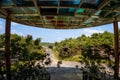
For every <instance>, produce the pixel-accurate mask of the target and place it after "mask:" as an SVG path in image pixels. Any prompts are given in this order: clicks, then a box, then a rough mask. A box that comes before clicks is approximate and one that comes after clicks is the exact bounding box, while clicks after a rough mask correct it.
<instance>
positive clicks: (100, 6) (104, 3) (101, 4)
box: [97, 0, 111, 10]
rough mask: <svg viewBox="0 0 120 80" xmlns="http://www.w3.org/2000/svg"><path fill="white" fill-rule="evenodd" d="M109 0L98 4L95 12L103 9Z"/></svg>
mask: <svg viewBox="0 0 120 80" xmlns="http://www.w3.org/2000/svg"><path fill="white" fill-rule="evenodd" d="M110 1H111V0H103V2H102V3H100V4H99V6H98V8H97V10H101V9H102V8H103V7H105V6H106V5H107V4H108V3H109V2H110Z"/></svg>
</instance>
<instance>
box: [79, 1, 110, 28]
mask: <svg viewBox="0 0 120 80" xmlns="http://www.w3.org/2000/svg"><path fill="white" fill-rule="evenodd" d="M110 1H111V0H104V1H103V2H101V3H100V4H99V6H98V8H97V9H96V10H95V11H94V12H93V13H91V14H90V15H89V18H91V16H93V15H94V14H95V13H96V12H97V11H99V10H101V9H102V8H103V7H105V6H106V5H107V4H108V3H109V2H110ZM89 18H86V19H85V20H84V21H83V22H82V23H81V24H80V25H79V26H81V25H82V24H83V23H84V22H86V21H87V20H88V19H89Z"/></svg>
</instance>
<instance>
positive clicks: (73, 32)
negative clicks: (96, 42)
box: [0, 18, 120, 43]
mask: <svg viewBox="0 0 120 80" xmlns="http://www.w3.org/2000/svg"><path fill="white" fill-rule="evenodd" d="M5 23H6V22H5V20H4V19H1V18H0V34H3V33H5ZM119 26H120V22H119ZM119 28H120V27H119ZM104 31H109V32H112V33H113V24H107V25H102V26H96V27H91V28H82V29H68V30H67V29H66V30H65V29H64V30H61V29H46V28H37V27H33V26H27V25H22V24H18V23H14V22H12V23H11V33H12V34H18V35H21V36H26V35H28V34H30V35H32V36H33V39H36V38H41V39H42V42H50V43H54V42H60V41H62V40H65V39H67V38H70V37H72V38H77V37H79V36H81V35H82V34H85V35H86V36H90V35H91V34H93V33H103V32H104Z"/></svg>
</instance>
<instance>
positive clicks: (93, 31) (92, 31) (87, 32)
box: [81, 29, 104, 36]
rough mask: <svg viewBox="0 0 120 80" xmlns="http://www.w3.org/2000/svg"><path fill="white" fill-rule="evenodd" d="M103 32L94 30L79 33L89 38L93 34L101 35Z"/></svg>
mask: <svg viewBox="0 0 120 80" xmlns="http://www.w3.org/2000/svg"><path fill="white" fill-rule="evenodd" d="M103 32H104V31H103V30H94V29H84V30H83V31H82V32H81V33H82V34H85V35H86V36H91V34H93V33H103Z"/></svg>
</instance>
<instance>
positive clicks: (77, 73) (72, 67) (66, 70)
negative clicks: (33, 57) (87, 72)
mask: <svg viewBox="0 0 120 80" xmlns="http://www.w3.org/2000/svg"><path fill="white" fill-rule="evenodd" d="M45 49H46V52H47V53H48V54H50V58H51V60H52V63H51V65H50V66H49V68H48V71H49V72H50V74H51V80H82V71H81V70H80V69H79V68H76V65H78V66H79V67H81V64H80V63H78V62H71V61H62V64H61V65H60V68H57V62H58V59H57V58H56V57H55V56H54V54H53V52H52V50H51V49H49V48H47V47H46V48H45Z"/></svg>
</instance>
